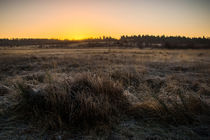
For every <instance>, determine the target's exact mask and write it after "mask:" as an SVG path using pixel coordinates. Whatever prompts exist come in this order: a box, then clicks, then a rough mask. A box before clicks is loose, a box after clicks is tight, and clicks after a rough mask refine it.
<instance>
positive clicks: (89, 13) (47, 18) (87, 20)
mask: <svg viewBox="0 0 210 140" xmlns="http://www.w3.org/2000/svg"><path fill="white" fill-rule="evenodd" d="M139 34H140V35H143V34H144V35H166V36H177V35H180V36H187V37H203V36H205V37H210V0H0V38H57V39H86V38H91V37H92V38H96V37H100V36H112V37H114V38H119V37H120V36H122V35H139Z"/></svg>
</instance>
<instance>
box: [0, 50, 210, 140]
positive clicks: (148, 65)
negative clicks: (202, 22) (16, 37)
mask: <svg viewBox="0 0 210 140" xmlns="http://www.w3.org/2000/svg"><path fill="white" fill-rule="evenodd" d="M209 109H210V50H209V49H208V50H202V49H199V50H190V49H188V50H167V49H137V48H134V49H117V48H108V49H107V48H98V49H97V48H88V49H50V48H49V49H38V48H30V49H27V47H22V48H21V47H19V48H15V47H14V48H3V49H2V48H1V49H0V139H4V138H7V139H8V138H10V137H11V136H13V138H14V137H16V138H21V139H44V138H46V137H49V138H52V139H53V138H55V139H58V137H62V139H67V138H78V139H97V138H98V139H100V138H101V139H139V138H142V139H209V138H210V134H209V132H210V112H209Z"/></svg>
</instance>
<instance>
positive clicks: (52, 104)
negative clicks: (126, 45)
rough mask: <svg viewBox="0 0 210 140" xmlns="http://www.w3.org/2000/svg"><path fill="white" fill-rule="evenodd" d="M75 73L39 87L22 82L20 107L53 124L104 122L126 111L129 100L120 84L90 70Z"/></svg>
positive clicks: (53, 125)
mask: <svg viewBox="0 0 210 140" xmlns="http://www.w3.org/2000/svg"><path fill="white" fill-rule="evenodd" d="M75 77H76V78H75V79H73V80H72V79H65V80H64V81H63V82H56V81H50V83H49V84H48V85H47V86H46V87H45V88H43V89H39V90H35V89H33V88H32V87H30V86H27V85H26V84H23V83H22V84H20V83H19V84H18V88H19V91H20V92H19V94H18V95H19V100H20V103H19V104H18V106H17V108H16V110H17V111H18V112H21V113H23V115H24V116H29V117H30V118H31V117H32V118H33V119H38V120H39V119H40V120H41V121H42V122H41V123H44V124H45V125H47V126H49V127H50V128H62V127H64V126H79V127H84V126H86V125H88V126H94V125H96V124H97V123H102V122H103V123H106V124H107V125H109V124H111V123H113V121H114V120H115V121H116V120H118V119H117V117H119V116H120V114H122V113H123V112H125V111H126V109H127V107H128V106H129V103H128V100H127V99H126V97H125V96H124V95H123V89H122V87H121V85H120V84H118V83H114V82H113V81H111V80H109V79H107V78H104V77H99V76H96V75H92V74H89V73H86V74H80V75H76V76H75Z"/></svg>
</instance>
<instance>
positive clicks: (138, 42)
mask: <svg viewBox="0 0 210 140" xmlns="http://www.w3.org/2000/svg"><path fill="white" fill-rule="evenodd" d="M79 42H86V43H85V45H84V46H83V47H124V48H125V47H126V48H127V47H129V48H134V47H135V48H168V49H201V48H202V49H210V38H205V37H203V38H189V37H181V36H164V35H163V36H152V35H138V36H137V35H134V36H121V38H120V39H115V38H112V37H105V36H103V37H99V38H89V39H85V40H80V41H76V40H58V39H0V46H11V47H13V46H27V45H39V46H44V45H49V46H51V47H52V46H56V47H62V46H68V45H69V44H71V43H79Z"/></svg>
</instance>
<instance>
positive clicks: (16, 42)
mask: <svg viewBox="0 0 210 140" xmlns="http://www.w3.org/2000/svg"><path fill="white" fill-rule="evenodd" d="M74 42H77V41H70V40H58V39H0V46H11V47H12V46H27V45H55V44H69V43H74Z"/></svg>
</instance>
